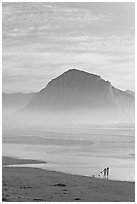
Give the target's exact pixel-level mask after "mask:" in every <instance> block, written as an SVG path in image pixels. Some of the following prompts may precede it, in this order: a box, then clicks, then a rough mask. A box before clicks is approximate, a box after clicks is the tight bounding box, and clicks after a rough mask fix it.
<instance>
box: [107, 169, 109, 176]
mask: <svg viewBox="0 0 137 204" xmlns="http://www.w3.org/2000/svg"><path fill="white" fill-rule="evenodd" d="M108 178H109V167H107V179H108Z"/></svg>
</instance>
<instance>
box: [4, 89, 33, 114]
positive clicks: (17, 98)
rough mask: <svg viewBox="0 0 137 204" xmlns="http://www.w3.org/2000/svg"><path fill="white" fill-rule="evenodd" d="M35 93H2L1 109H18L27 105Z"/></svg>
mask: <svg viewBox="0 0 137 204" xmlns="http://www.w3.org/2000/svg"><path fill="white" fill-rule="evenodd" d="M34 95H35V93H26V94H25V93H10V94H8V93H2V108H3V110H5V109H6V110H8V109H10V110H12V111H13V112H15V111H18V110H20V109H22V108H24V107H25V106H27V105H28V104H29V102H30V100H31V99H32V97H33V96H34Z"/></svg>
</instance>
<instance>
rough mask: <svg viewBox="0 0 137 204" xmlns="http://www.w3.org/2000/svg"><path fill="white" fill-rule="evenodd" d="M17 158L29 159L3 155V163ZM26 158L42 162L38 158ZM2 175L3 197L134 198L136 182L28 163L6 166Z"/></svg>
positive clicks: (110, 200)
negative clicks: (39, 166)
mask: <svg viewBox="0 0 137 204" xmlns="http://www.w3.org/2000/svg"><path fill="white" fill-rule="evenodd" d="M15 161H16V164H23V163H24V161H26V160H22V159H15V158H10V157H3V165H6V164H13V163H14V162H15ZM26 162H29V163H34V162H38V163H39V161H37V160H27V161H26ZM40 163H42V162H41V161H40ZM2 176H3V179H2V186H3V187H2V190H3V195H2V199H3V201H9V202H16V201H17V202H20V201H24V202H27V201H28V202H30V201H31V202H32V201H33V202H37V201H48V202H62V201H64V202H68V201H69V202H75V201H80V202H113V201H114V202H117V201H120V202H128V201H135V182H126V181H112V180H104V179H97V178H91V177H86V176H77V175H70V174H65V173H60V172H55V171H48V170H42V169H36V168H26V167H21V168H16V167H15V168H6V167H3V174H2Z"/></svg>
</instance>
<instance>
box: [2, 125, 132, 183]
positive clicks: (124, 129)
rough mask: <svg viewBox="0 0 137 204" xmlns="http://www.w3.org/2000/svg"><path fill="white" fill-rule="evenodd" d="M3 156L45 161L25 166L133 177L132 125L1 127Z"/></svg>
mask: <svg viewBox="0 0 137 204" xmlns="http://www.w3.org/2000/svg"><path fill="white" fill-rule="evenodd" d="M2 142H3V145H2V154H3V156H11V157H18V158H25V159H37V160H41V161H46V162H47V163H46V164H26V165H19V167H20V166H29V167H36V168H42V169H48V170H53V171H60V172H65V173H71V174H77V175H85V176H92V175H95V176H96V177H99V175H100V178H103V175H102V174H101V173H100V172H101V171H102V170H103V169H104V168H105V167H109V168H110V176H109V178H110V179H113V180H125V181H134V180H135V128H134V125H131V124H122V125H121V124H113V125H112V124H111V125H110V124H109V125H100V126H97V125H73V126H68V125H66V126H63V127H62V126H58V127H55V126H47V127H32V126H31V127H25V128H3V141H2Z"/></svg>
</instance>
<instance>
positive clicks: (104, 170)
mask: <svg viewBox="0 0 137 204" xmlns="http://www.w3.org/2000/svg"><path fill="white" fill-rule="evenodd" d="M103 172H104V177H106V173H107V169H106V168H105V169H103V171H101V172H100V173H101V174H102V173H103Z"/></svg>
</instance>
